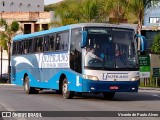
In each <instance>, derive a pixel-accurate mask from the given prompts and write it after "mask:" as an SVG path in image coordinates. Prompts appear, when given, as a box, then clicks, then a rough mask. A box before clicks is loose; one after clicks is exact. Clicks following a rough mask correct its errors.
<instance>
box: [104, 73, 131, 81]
mask: <svg viewBox="0 0 160 120" xmlns="http://www.w3.org/2000/svg"><path fill="white" fill-rule="evenodd" d="M126 78H128V74H127V73H117V74H115V73H114V74H112V73H107V74H106V73H102V80H107V79H126Z"/></svg>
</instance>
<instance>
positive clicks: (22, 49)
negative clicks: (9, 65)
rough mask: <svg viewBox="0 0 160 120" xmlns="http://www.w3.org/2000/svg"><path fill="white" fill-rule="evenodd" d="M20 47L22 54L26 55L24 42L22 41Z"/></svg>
mask: <svg viewBox="0 0 160 120" xmlns="http://www.w3.org/2000/svg"><path fill="white" fill-rule="evenodd" d="M20 47H21V54H24V41H23V40H22V41H21V44H20Z"/></svg>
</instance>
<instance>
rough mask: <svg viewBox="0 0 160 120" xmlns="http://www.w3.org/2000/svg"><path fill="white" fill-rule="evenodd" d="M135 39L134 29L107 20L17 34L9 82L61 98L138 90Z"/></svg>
mask: <svg viewBox="0 0 160 120" xmlns="http://www.w3.org/2000/svg"><path fill="white" fill-rule="evenodd" d="M136 38H137V37H136ZM136 38H135V31H134V29H133V28H131V27H128V26H124V25H114V24H106V23H79V24H72V25H67V26H62V27H58V28H53V29H50V30H45V31H40V32H35V33H31V34H24V35H17V36H15V37H14V38H13V44H12V57H11V82H12V83H13V84H16V85H19V86H24V91H25V93H26V94H34V93H35V94H36V93H38V92H39V91H40V90H44V89H52V90H55V91H57V92H59V93H62V95H63V97H64V98H65V99H72V98H73V97H74V93H103V96H104V98H105V99H112V98H113V97H114V95H115V93H116V92H137V91H138V86H139V75H140V74H139V66H138V57H137V56H138V55H137V42H136V40H135V39H136ZM140 38H141V37H140ZM142 46H143V45H142ZM142 48H143V47H142ZM87 57H88V58H87Z"/></svg>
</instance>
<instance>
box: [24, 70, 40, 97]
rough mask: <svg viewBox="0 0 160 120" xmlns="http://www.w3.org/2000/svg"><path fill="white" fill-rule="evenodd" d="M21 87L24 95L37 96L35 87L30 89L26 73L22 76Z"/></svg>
mask: <svg viewBox="0 0 160 120" xmlns="http://www.w3.org/2000/svg"><path fill="white" fill-rule="evenodd" d="M23 86H24V92H25V93H26V94H38V92H39V91H38V90H36V88H35V87H30V81H29V77H28V75H27V74H26V73H25V74H24V79H23Z"/></svg>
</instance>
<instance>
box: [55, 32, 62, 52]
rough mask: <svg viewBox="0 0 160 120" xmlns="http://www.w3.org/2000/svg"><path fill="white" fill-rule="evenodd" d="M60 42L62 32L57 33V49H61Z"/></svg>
mask: <svg viewBox="0 0 160 120" xmlns="http://www.w3.org/2000/svg"><path fill="white" fill-rule="evenodd" d="M60 42H61V34H57V35H56V50H61V46H60Z"/></svg>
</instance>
